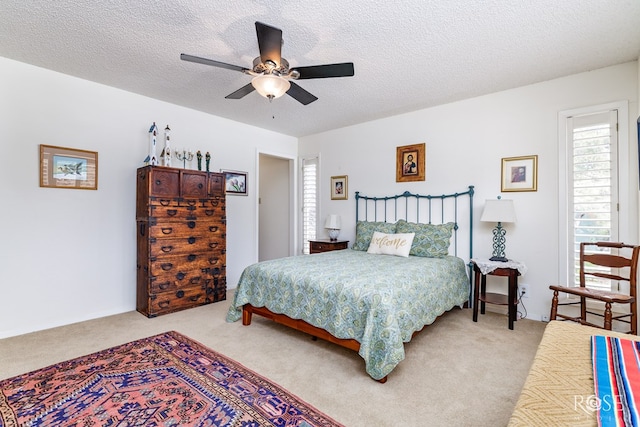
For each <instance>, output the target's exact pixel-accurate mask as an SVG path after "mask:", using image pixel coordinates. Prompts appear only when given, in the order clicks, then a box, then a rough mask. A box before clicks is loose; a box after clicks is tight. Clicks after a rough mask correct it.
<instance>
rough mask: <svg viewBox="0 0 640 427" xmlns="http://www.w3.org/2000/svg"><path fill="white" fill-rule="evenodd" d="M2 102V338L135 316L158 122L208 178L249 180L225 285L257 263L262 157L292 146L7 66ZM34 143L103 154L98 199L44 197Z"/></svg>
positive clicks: (234, 220)
mask: <svg viewBox="0 0 640 427" xmlns="http://www.w3.org/2000/svg"><path fill="white" fill-rule="evenodd" d="M0 94H1V95H0V117H1V118H2V119H1V123H2V125H1V126H0V146H1V147H2V151H1V152H2V153H3V162H2V163H3V166H2V167H1V168H0V182H1V184H0V200H2V208H1V209H0V227H2V229H1V230H0V235H1V236H2V238H1V242H2V247H1V249H0V338H3V337H8V336H13V335H17V334H21V333H25V332H30V331H35V330H39V329H44V328H49V327H54V326H58V325H63V324H68V323H73V322H78V321H82V320H86V319H90V318H95V317H100V316H105V315H110V314H115V313H121V312H125V311H131V310H134V309H135V293H136V286H135V280H136V279H135V277H136V276H135V274H136V253H135V252H136V245H135V177H136V168H138V167H140V166H142V165H143V160H144V158H145V157H146V155H147V150H148V130H149V127H150V126H151V123H152V122H153V121H155V122H156V123H157V124H158V127H159V128H160V129H164V127H165V126H166V125H167V124H169V125H170V127H171V129H172V144H173V147H175V148H178V147H183V146H185V147H187V146H188V147H190V148H192V149H194V150H195V149H200V150H201V151H202V152H203V153H204V152H205V151H210V152H211V154H212V162H211V170H212V171H217V170H219V169H221V168H225V169H234V170H242V171H248V172H249V183H248V184H249V186H248V188H249V193H250V194H249V197H228V198H227V218H228V222H227V227H228V230H227V236H228V241H227V280H228V287H230V288H233V287H235V286H236V284H237V280H238V278H239V276H240V273H241V272H242V270H243V269H244V267H246V266H247V265H249V264H251V263H253V262H255V261H256V259H255V258H256V254H257V248H256V239H255V235H256V230H255V228H256V225H257V217H256V209H255V194H252V191H255V188H256V176H255V173H254V172H255V171H256V154H255V153H256V152H257V150H267V149H268V150H272V151H276V152H281V153H284V154H287V155H290V156H293V157H295V156H296V154H297V140H296V139H295V138H292V137H289V136H285V135H281V134H278V133H274V132H270V131H266V130H262V129H259V128H255V127H251V126H247V125H244V124H240V123H237V122H233V121H230V120H226V119H222V118H219V117H215V116H211V115H207V114H204V113H200V112H197V111H194V110H190V109H186V108H182V107H178V106H175V105H171V104H168V103H165V102H161V101H157V100H154V99H150V98H146V97H143V96H139V95H135V94H132V93H129V92H124V91H121V90H117V89H113V88H110V87H107V86H103V85H99V84H95V83H92V82H89V81H85V80H81V79H77V78H74V77H70V76H66V75H63V74H59V73H55V72H52V71H48V70H45V69H42V68H38V67H33V66H30V65H26V64H23V63H19V62H15V61H12V60H8V59H5V58H0ZM39 144H48V145H58V146H65V147H73V148H80V149H86V150H92V151H97V152H98V153H99V158H98V167H99V177H98V179H99V181H98V190H97V191H86V190H68V189H66V190H65V189H49V188H40V187H39V175H38V164H39ZM160 145H163V143H161V144H160ZM158 153H159V152H158ZM174 161H175V160H174ZM174 165H175V163H174ZM195 167H196V166H195V162H194V163H193V168H195ZM252 189H254V190H252Z"/></svg>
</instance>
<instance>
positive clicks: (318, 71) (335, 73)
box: [293, 62, 354, 79]
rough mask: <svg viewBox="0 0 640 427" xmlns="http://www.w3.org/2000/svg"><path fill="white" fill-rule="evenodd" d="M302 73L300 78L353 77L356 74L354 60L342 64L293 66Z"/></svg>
mask: <svg viewBox="0 0 640 427" xmlns="http://www.w3.org/2000/svg"><path fill="white" fill-rule="evenodd" d="M293 69H294V70H296V71H297V72H299V73H300V77H298V79H322V78H327V77H351V76H353V75H354V70H353V62H343V63H341V64H327V65H312V66H310V67H295V68H293Z"/></svg>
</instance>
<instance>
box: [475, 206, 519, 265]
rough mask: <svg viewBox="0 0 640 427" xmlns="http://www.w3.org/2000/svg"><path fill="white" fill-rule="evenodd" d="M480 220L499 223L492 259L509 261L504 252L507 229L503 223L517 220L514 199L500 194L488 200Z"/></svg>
mask: <svg viewBox="0 0 640 427" xmlns="http://www.w3.org/2000/svg"><path fill="white" fill-rule="evenodd" d="M480 221H483V222H497V223H498V225H497V226H496V228H494V229H493V256H492V257H491V258H490V260H491V261H499V262H507V261H508V259H507V257H506V256H505V254H504V250H505V243H506V241H507V239H506V238H505V235H506V234H507V231H506V230H505V229H504V228H502V223H503V222H516V211H515V209H514V208H513V200H504V199H501V198H500V196H498V198H497V199H496V200H487V201H486V202H485V204H484V211H483V212H482V217H481V218H480Z"/></svg>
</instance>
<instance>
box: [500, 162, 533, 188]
mask: <svg viewBox="0 0 640 427" xmlns="http://www.w3.org/2000/svg"><path fill="white" fill-rule="evenodd" d="M501 190H502V191H503V192H509V191H538V156H521V157H504V158H503V159H502V185H501Z"/></svg>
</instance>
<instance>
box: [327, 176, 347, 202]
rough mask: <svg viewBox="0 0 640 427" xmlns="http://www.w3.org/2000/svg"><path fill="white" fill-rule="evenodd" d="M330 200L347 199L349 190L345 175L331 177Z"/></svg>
mask: <svg viewBox="0 0 640 427" xmlns="http://www.w3.org/2000/svg"><path fill="white" fill-rule="evenodd" d="M330 188H331V200H347V197H348V195H349V191H348V190H347V176H346V175H342V176H332V177H331V187H330Z"/></svg>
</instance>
